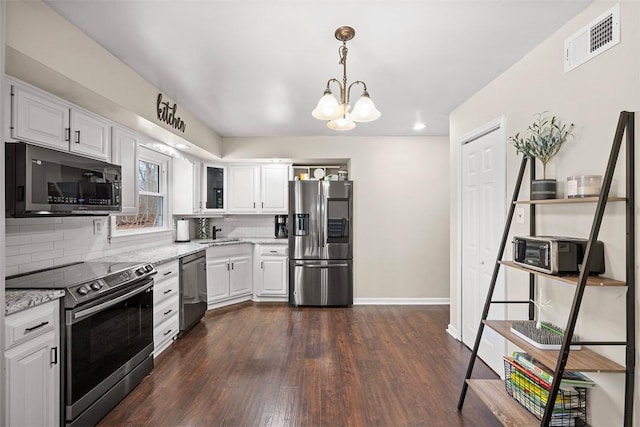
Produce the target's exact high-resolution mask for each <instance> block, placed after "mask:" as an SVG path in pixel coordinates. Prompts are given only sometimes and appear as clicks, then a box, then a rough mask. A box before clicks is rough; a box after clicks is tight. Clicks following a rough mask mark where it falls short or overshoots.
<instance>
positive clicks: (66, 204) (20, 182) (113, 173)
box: [5, 142, 122, 218]
mask: <svg viewBox="0 0 640 427" xmlns="http://www.w3.org/2000/svg"><path fill="white" fill-rule="evenodd" d="M5 174H6V176H5V178H6V184H5V186H6V188H5V202H6V216H8V217H16V218H17V217H29V216H40V215H42V216H45V215H48V216H70V215H108V214H110V213H116V212H120V211H121V210H122V201H121V176H122V173H121V167H120V166H118V165H112V164H110V163H106V162H103V161H100V160H95V159H90V158H87V157H82V156H77V155H75V154H70V153H65V152H62V151H56V150H50V149H48V148H43V147H38V146H35V145H31V144H26V143H23V142H20V143H6V144H5Z"/></svg>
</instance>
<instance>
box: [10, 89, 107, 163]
mask: <svg viewBox="0 0 640 427" xmlns="http://www.w3.org/2000/svg"><path fill="white" fill-rule="evenodd" d="M11 101H12V102H11V137H12V138H13V139H16V140H18V141H25V142H31V143H34V144H39V145H42V146H45V147H49V148H55V149H58V150H63V151H71V152H73V153H77V154H80V155H83V156H87V157H93V158H95V159H100V160H105V161H109V160H110V158H111V140H110V139H109V130H110V125H109V122H108V121H107V120H105V119H102V118H100V117H98V116H95V115H93V114H91V113H89V112H87V111H84V110H82V109H80V108H78V107H75V106H73V105H71V104H69V103H67V102H65V101H63V100H61V99H58V98H56V97H54V96H52V95H49V94H47V93H46V92H41V91H38V90H37V89H32V88H28V87H23V86H20V85H13V86H12V88H11Z"/></svg>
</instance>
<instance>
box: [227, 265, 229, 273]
mask: <svg viewBox="0 0 640 427" xmlns="http://www.w3.org/2000/svg"><path fill="white" fill-rule="evenodd" d="M227 271H229V263H227Z"/></svg>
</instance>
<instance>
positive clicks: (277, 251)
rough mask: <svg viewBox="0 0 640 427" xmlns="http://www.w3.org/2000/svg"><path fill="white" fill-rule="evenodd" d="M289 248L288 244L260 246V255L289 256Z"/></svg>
mask: <svg viewBox="0 0 640 427" xmlns="http://www.w3.org/2000/svg"><path fill="white" fill-rule="evenodd" d="M288 249H289V248H288V247H287V246H286V245H271V246H263V245H261V246H260V255H262V256H285V257H286V256H287V255H288V253H289V250H288Z"/></svg>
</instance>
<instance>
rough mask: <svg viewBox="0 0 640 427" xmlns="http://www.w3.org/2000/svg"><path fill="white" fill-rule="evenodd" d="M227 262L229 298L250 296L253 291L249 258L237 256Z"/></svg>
mask: <svg viewBox="0 0 640 427" xmlns="http://www.w3.org/2000/svg"><path fill="white" fill-rule="evenodd" d="M229 261H230V262H231V278H230V282H229V291H230V292H229V294H230V295H231V296H237V295H243V294H250V293H251V292H252V291H253V283H252V280H253V275H252V272H251V257H249V256H238V257H233V258H230V259H229Z"/></svg>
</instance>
